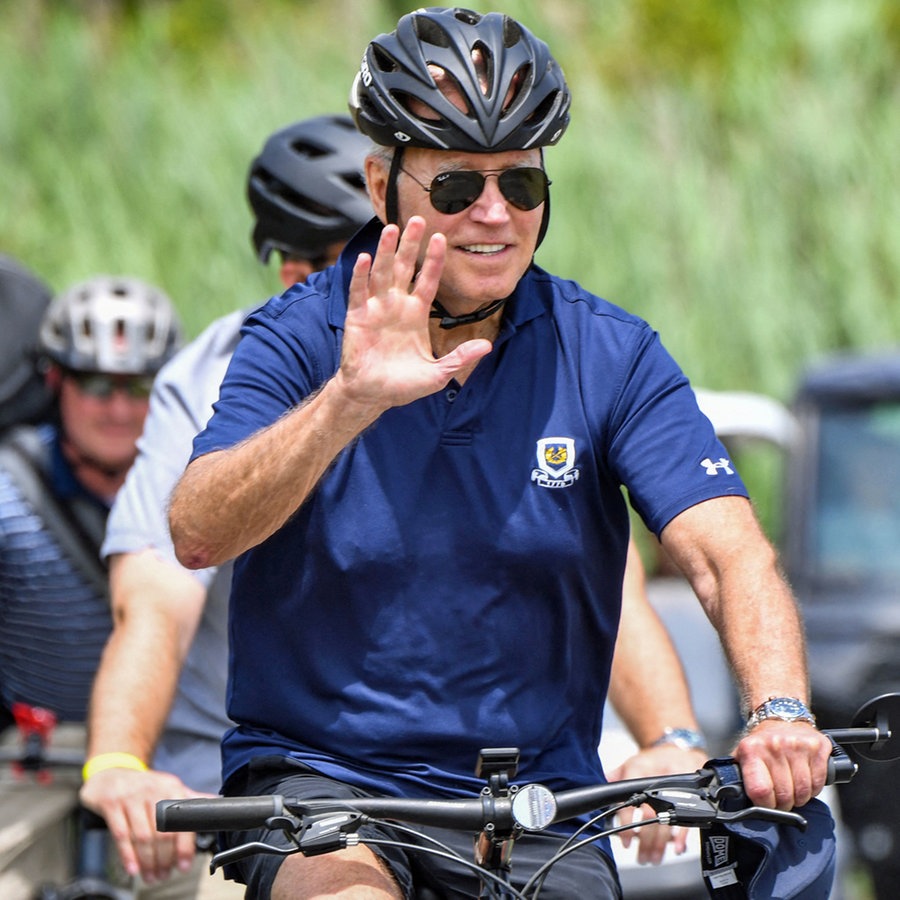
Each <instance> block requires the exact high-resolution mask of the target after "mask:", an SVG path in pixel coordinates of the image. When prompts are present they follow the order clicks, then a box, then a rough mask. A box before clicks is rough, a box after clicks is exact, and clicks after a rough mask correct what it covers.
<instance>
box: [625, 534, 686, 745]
mask: <svg viewBox="0 0 900 900" xmlns="http://www.w3.org/2000/svg"><path fill="white" fill-rule="evenodd" d="M609 700H610V702H611V703H612V705H613V707H614V708H615V710H616V712H617V713H618V715H619V718H620V719H621V720H622V721H623V723H624V724H625V726H626V727H627V728H628V730H629V731H630V732H631V735H632V737H633V738H634V739H635V741H636V742H637V744H638V746H639V747H649V746H650V745H651V744H653V742H654V741H656V740H657V739H658V738H659V737H661V736H662V735H663V734H664V733H665V731H666V729H669V728H689V729H691V730H694V731H696V730H698V726H697V720H696V717H695V715H694V710H693V707H692V705H691V697H690V691H689V689H688V684H687V680H686V678H685V675H684V669H683V667H682V665H681V660H680V659H679V657H678V653H677V651H676V649H675V646H674V645H673V643H672V640H671V638H670V636H669V633H668V631H667V630H666V628H665V626H664V625H663V623H662V621H661V620H660V618H659V616H658V614H657V613H656V611H655V610H654V609H653V607H652V606H651V605H650V602H649V600H648V597H647V593H646V584H645V577H644V569H643V565H642V564H641V560H640V556H639V555H638V552H637V549H636V548H635V547H634V544H631V545H630V546H629V553H628V565H627V566H626V569H625V580H624V585H623V590H622V616H621V620H620V623H619V633H618V637H617V639H616V649H615V655H614V657H613V665H612V672H611V675H610V688H609Z"/></svg>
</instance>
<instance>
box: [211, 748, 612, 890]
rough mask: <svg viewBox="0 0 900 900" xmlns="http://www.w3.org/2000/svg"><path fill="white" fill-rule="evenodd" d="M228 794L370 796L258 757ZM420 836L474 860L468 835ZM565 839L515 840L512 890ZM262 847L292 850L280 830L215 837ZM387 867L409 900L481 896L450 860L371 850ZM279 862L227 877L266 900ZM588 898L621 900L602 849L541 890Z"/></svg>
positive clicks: (566, 863) (557, 873)
mask: <svg viewBox="0 0 900 900" xmlns="http://www.w3.org/2000/svg"><path fill="white" fill-rule="evenodd" d="M225 793H226V794H228V795H229V796H256V795H261V794H281V795H283V796H285V797H291V798H297V799H308V800H311V799H324V798H353V797H367V796H371V794H369V793H368V792H366V791H362V790H360V789H358V788H355V787H353V786H351V785H348V784H345V783H344V782H341V781H336V780H334V779H332V778H326V777H324V776H322V775H319V774H318V773H316V772H314V771H312V770H311V769H309V768H307V767H306V766H304V765H302V764H300V763H295V762H293V761H291V760H288V759H285V758H284V757H280V756H279V757H260V758H258V759H256V760H254V761H253V763H251V765H250V766H249V767H246V768H244V769H242V770H241V771H240V772H238V773H236V775H235V776H234V777H232V778H231V779H230V780H229V783H228V784H227V785H226V788H225ZM416 830H417V831H420V832H422V833H423V834H427V835H428V836H430V837H432V838H434V839H436V840H438V841H440V842H441V843H443V844H445V845H447V846H449V847H451V848H452V849H454V850H456V851H457V852H458V853H459V854H460V855H461V856H462V857H463V858H464V859H467V860H471V859H472V846H473V835H472V834H471V833H469V832H462V831H452V830H447V829H439V828H431V827H428V828H425V827H417V829H416ZM358 834H359V835H360V837H362V838H363V839H367V838H368V839H373V838H374V839H389V840H397V841H402V842H404V843H407V844H410V843H416V844H418V845H427V844H426V842H424V841H422V840H415V839H413V838H411V837H410V836H409V835H408V834H406V833H402V834H401V833H399V832H397V831H395V830H394V829H392V828H391V827H390V826H387V825H372V824H369V825H364V826H363V827H361V828H360V829H359V831H358ZM565 839H566V836H565V835H557V834H549V833H547V832H543V833H540V834H529V835H524V836H522V837H521V838H519V840H517V841H516V844H515V848H514V850H513V854H512V878H511V881H512V884H513V885H514V886H515V887H518V888H521V887H522V886H523V885H524V884H525V882H526V881H527V880H528V879H529V878H530V877H531V875H532V874H533V873H534V872H535V871H536V870H537V869H538V868H539V867H540V866H541V865H543V864H544V863H545V862H546V861H547V860H548V859H549V858H550V857H551V856H552V855H553V853H554V852H555V850H556V849H557V848H558V847H559V846H560V845H561V844H562V842H563V841H564V840H565ZM259 840H264V841H266V842H267V843H271V844H274V845H275V846H279V847H287V846H290V842H289V841H288V840H287V838H286V837H285V836H284V834H283V833H282V832H280V831H274V832H273V831H269V830H268V829H265V828H260V829H256V830H253V831H240V832H235V831H232V832H226V833H223V834H221V835H220V841H221V846H222V848H223V849H224V848H226V847H234V846H236V845H238V844H244V843H247V842H248V841H259ZM368 846H369V848H370V849H371V850H372V852H373V853H375V854H376V855H377V856H378V857H379V858H380V859H381V860H382V861H383V862H384V864H385V865H386V866H387V867H388V869H389V870H390V871H391V873H392V874H393V876H394V878H395V880H396V881H397V884H398V885H399V886H400V888H401V890H402V891H403V894H404V896H405V897H406V898H408V900H415V898H420V900H421V898H425V897H427V898H433V900H451V898H454V900H455V898H473V900H475V898H478V897H482V896H485V895H484V893H483V891H482V889H481V884H480V879H479V877H478V875H477V874H476V873H475V872H473V871H472V870H471V869H469V868H467V867H466V866H464V865H462V864H460V863H459V862H457V861H455V860H448V859H445V858H443V857H439V856H435V855H433V854H431V853H427V852H423V851H421V850H409V849H406V848H399V847H391V846H385V845H384V844H368ZM283 861H284V857H283V856H271V855H267V854H254V855H253V856H249V857H247V858H246V859H243V860H240V861H239V862H237V863H234V864H232V865H230V866H228V867H227V868H226V876H227V877H229V878H233V879H235V880H237V881H240V882H241V883H243V884H245V885H247V887H248V889H249V890H248V892H247V896H248V897H253V898H255V900H269V897H270V893H271V890H272V885H273V883H274V881H275V876H276V875H277V874H278V868H279V866H280V865H281V863H282V862H283ZM573 897H591V898H596V900H621V897H622V889H621V886H620V885H619V879H618V875H617V874H616V870H615V866H614V865H613V863H612V861H611V860H610V859H609V857H608V856H607V855H606V854H605V853H604V852H603V851H602V850H600V849H599V848H597V847H595V846H592V845H588V846H585V847H582V848H580V849H579V850H577V851H575V852H574V853H570V854H568V855H567V856H565V857H563V858H562V859H561V860H560V861H559V862H557V863H556V864H555V865H554V866H553V868H552V869H551V870H550V872H549V874H548V875H547V877H546V880H545V881H544V886H543V888H542V889H541V900H572V898H573Z"/></svg>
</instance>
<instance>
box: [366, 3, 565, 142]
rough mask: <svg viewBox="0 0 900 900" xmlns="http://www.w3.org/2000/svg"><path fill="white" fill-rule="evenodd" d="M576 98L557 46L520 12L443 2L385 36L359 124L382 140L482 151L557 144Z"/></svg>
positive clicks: (370, 51)
mask: <svg viewBox="0 0 900 900" xmlns="http://www.w3.org/2000/svg"><path fill="white" fill-rule="evenodd" d="M436 78H437V79H449V80H450V81H451V82H452V83H453V86H454V87H455V88H456V90H455V91H454V92H453V93H454V94H458V97H455V98H449V97H448V96H447V95H446V94H445V93H444V92H443V91H442V90H441V86H440V85H439V83H438V81H437V80H436ZM454 99H459V100H460V102H461V104H464V105H465V109H460V108H459V107H458V106H457V105H456V103H454ZM570 102H571V97H570V94H569V89H568V87H567V86H566V80H565V77H564V76H563V72H562V69H561V68H560V66H559V64H558V63H557V62H556V60H555V59H554V58H553V57H552V56H551V55H550V50H549V48H548V47H547V45H546V44H545V43H544V42H543V41H540V40H538V39H537V38H536V37H535V36H534V35H533V34H532V33H531V32H530V31H528V29H526V28H525V27H524V26H522V25H521V24H519V23H518V22H517V21H516V20H515V19H512V18H510V17H509V16H507V15H504V14H503V13H497V12H492V13H487V14H485V15H482V14H480V13H476V12H473V11H472V10H468V9H460V8H443V7H429V8H427V9H420V10H417V11H415V12H412V13H409V14H407V15H405V16H403V18H401V19H400V21H399V22H398V23H397V28H396V30H395V31H393V32H391V33H390V34H382V35H380V36H379V37H377V38H375V40H373V41H372V42H371V43H370V44H369V46H368V48H367V49H366V53H365V56H364V57H363V60H362V65H361V68H360V71H359V73H358V74H357V76H356V79H355V81H354V83H353V87H352V89H351V92H350V111H351V113H352V115H353V117H354V120H355V121H356V126H357V128H359V130H360V131H362V132H363V133H364V134H366V135H368V136H369V137H370V138H372V140H374V141H375V142H376V143H377V144H381V145H383V146H393V147H404V146H407V147H425V148H431V149H436V150H462V151H466V152H473V153H487V152H500V151H504V150H527V149H530V148H532V147H544V146H547V145H549V144H555V143H556V142H557V141H558V140H559V139H560V138H561V137H562V135H563V132H564V131H565V130H566V126H567V125H568V123H569V106H570Z"/></svg>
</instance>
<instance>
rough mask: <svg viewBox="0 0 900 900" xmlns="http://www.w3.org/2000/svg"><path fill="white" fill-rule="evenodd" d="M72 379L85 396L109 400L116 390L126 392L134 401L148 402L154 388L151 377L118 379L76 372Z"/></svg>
mask: <svg viewBox="0 0 900 900" xmlns="http://www.w3.org/2000/svg"><path fill="white" fill-rule="evenodd" d="M72 377H73V378H74V379H75V381H76V382H77V384H78V387H79V389H80V390H81V392H82V393H83V394H87V395H88V396H89V397H96V398H97V399H98V400H108V399H109V398H110V397H112V395H113V392H114V391H115V390H116V389H119V390H122V391H124V392H125V393H126V394H127V395H128V396H129V397H131V398H133V399H134V400H146V399H147V398H148V397H149V396H150V391H151V389H152V387H153V379H152V378H151V377H150V376H149V375H135V376H129V377H126V378H121V379H118V380H117V379H116V378H114V377H113V376H112V375H106V374H104V373H102V372H74V373H72Z"/></svg>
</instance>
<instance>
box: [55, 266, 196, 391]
mask: <svg viewBox="0 0 900 900" xmlns="http://www.w3.org/2000/svg"><path fill="white" fill-rule="evenodd" d="M180 344H181V325H180V323H179V320H178V316H177V314H176V312H175V309H174V307H173V306H172V301H171V300H169V298H168V297H167V296H166V295H165V294H164V293H163V292H162V291H161V290H159V289H158V288H155V287H153V286H152V285H149V284H146V283H144V282H143V281H139V280H138V279H136V278H123V277H117V276H111V275H99V276H97V277H95V278H91V279H90V280H88V281H84V282H81V283H80V284H76V285H74V286H73V287H71V288H69V289H68V290H66V291H64V292H63V293H61V294H59V295H58V296H56V297H55V298H54V299H53V301H52V302H51V304H50V307H49V309H48V310H47V313H46V315H45V316H44V320H43V323H42V325H41V333H40V351H41V352H42V353H43V354H44V355H45V356H46V357H47V358H49V359H51V360H53V361H54V362H56V363H58V364H59V365H61V366H63V367H64V368H67V369H74V370H76V371H82V372H109V373H116V374H125V375H144V374H146V375H152V374H155V373H156V372H157V371H158V370H159V369H160V368H161V366H162V365H163V363H165V362H166V361H167V360H168V359H169V358H170V357H171V356H172V355H173V354H174V353H175V351H176V350H177V349H178V347H179V345H180Z"/></svg>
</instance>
